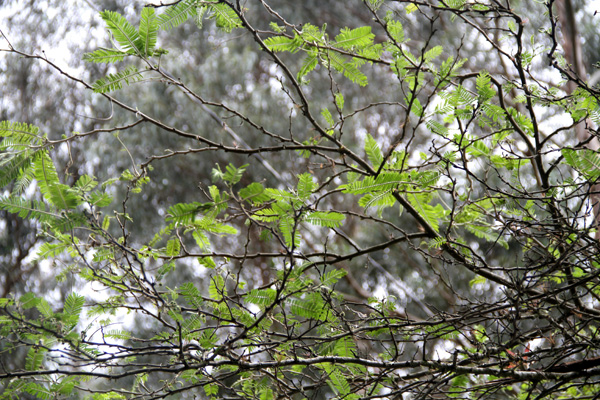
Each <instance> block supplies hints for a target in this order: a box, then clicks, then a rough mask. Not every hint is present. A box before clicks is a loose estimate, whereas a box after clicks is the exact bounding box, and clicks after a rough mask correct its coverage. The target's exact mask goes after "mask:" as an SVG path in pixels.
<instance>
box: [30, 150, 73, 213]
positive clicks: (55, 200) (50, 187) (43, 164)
mask: <svg viewBox="0 0 600 400" xmlns="http://www.w3.org/2000/svg"><path fill="white" fill-rule="evenodd" d="M34 169H35V179H36V180H37V182H38V185H39V186H40V191H41V192H42V194H43V195H44V198H45V199H46V200H47V201H48V202H50V204H52V205H53V206H54V207H56V208H58V209H59V210H68V209H71V208H75V207H77V206H78V205H79V204H80V203H81V199H80V198H79V197H78V196H77V195H76V194H75V193H74V192H73V191H71V190H70V188H69V186H67V185H63V184H62V183H60V181H59V179H58V174H57V173H56V168H55V166H54V163H53V162H52V159H51V158H50V156H49V155H48V154H47V153H42V154H41V156H40V157H39V158H38V159H37V160H36V161H35V163H34Z"/></svg>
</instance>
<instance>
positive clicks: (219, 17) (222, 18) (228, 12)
mask: <svg viewBox="0 0 600 400" xmlns="http://www.w3.org/2000/svg"><path fill="white" fill-rule="evenodd" d="M209 7H210V9H211V10H212V12H213V17H214V18H215V22H216V24H217V27H218V28H221V29H222V30H223V31H225V32H231V31H232V30H233V29H236V28H240V27H241V26H242V21H241V20H240V18H239V17H238V15H237V14H236V12H235V11H234V10H233V9H232V8H231V7H230V6H229V5H227V4H221V3H211V4H209Z"/></svg>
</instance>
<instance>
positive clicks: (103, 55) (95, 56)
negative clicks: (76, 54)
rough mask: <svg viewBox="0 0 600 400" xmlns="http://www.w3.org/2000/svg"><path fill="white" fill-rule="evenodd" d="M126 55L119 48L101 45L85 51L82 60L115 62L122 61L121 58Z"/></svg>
mask: <svg viewBox="0 0 600 400" xmlns="http://www.w3.org/2000/svg"><path fill="white" fill-rule="evenodd" d="M127 55H129V54H128V53H127V52H124V51H121V50H117V49H107V48H104V47H101V48H99V49H98V50H95V51H93V52H91V53H85V54H84V55H83V61H85V62H92V63H116V62H119V61H123V58H125V57H126V56H127Z"/></svg>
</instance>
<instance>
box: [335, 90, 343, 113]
mask: <svg viewBox="0 0 600 400" xmlns="http://www.w3.org/2000/svg"><path fill="white" fill-rule="evenodd" d="M335 104H336V105H337V106H338V108H339V109H340V111H342V110H343V109H344V95H343V94H341V93H340V92H338V93H336V94H335Z"/></svg>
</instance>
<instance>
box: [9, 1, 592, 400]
mask: <svg viewBox="0 0 600 400" xmlns="http://www.w3.org/2000/svg"><path fill="white" fill-rule="evenodd" d="M258 6H261V7H263V8H264V10H266V12H267V13H268V15H269V16H270V19H269V21H267V22H268V24H265V23H264V21H263V23H262V25H257V24H259V22H254V21H255V20H256V18H254V17H253V12H255V10H253V8H252V7H248V8H245V6H243V5H241V4H240V3H233V2H227V1H198V0H183V1H180V2H176V3H174V4H171V5H168V6H160V7H150V6H149V7H146V8H144V9H143V10H142V12H141V15H140V18H139V22H138V23H137V24H133V23H131V22H129V21H128V20H127V19H126V18H124V17H123V16H122V15H120V14H119V13H117V12H113V11H105V12H102V13H101V14H100V18H101V19H102V20H103V21H104V23H105V24H106V27H107V30H108V32H109V34H110V35H111V39H112V44H113V47H110V48H100V49H97V50H95V51H93V52H91V53H88V54H86V55H85V56H84V57H83V59H84V60H85V61H86V62H88V63H101V64H106V63H108V64H114V68H113V69H109V71H110V72H109V73H107V74H106V75H105V76H102V77H99V78H98V79H97V80H96V81H95V82H90V83H88V82H84V81H83V80H80V79H78V78H77V77H76V76H73V75H71V74H69V73H68V72H67V71H64V70H61V69H60V68H59V67H58V66H57V65H56V64H52V63H50V64H49V65H50V67H52V68H55V69H56V71H57V73H62V74H63V75H65V76H66V79H69V80H72V81H73V82H75V83H77V84H79V85H80V86H81V88H82V90H83V89H88V90H91V91H93V92H94V93H96V94H97V96H101V97H102V98H104V99H107V100H108V101H110V102H111V103H112V104H114V106H115V107H118V108H120V109H122V110H123V111H124V112H126V113H127V114H128V115H129V122H128V123H127V124H124V125H119V126H114V125H110V124H108V125H107V127H104V128H102V129H95V130H90V131H86V132H72V133H71V132H69V133H65V135H64V136H63V137H62V138H60V139H50V138H49V137H48V135H47V134H46V133H45V132H44V130H43V129H40V127H36V126H32V125H29V124H27V123H26V122H27V121H21V122H10V121H4V122H2V123H1V124H0V133H1V135H2V137H3V140H2V142H1V143H0V150H1V151H2V162H1V169H0V182H2V185H3V186H4V187H5V193H4V196H3V197H2V198H1V199H0V207H1V208H2V209H4V210H6V211H8V212H11V213H14V214H16V215H18V216H20V217H21V218H24V219H28V220H32V221H34V222H35V223H36V224H37V225H38V226H39V229H40V231H41V232H43V235H44V237H45V238H46V239H47V240H46V242H45V243H44V244H43V245H41V246H40V247H39V249H38V251H37V255H36V258H35V260H32V262H33V261H35V262H37V263H43V262H46V263H49V262H50V261H51V262H53V265H54V268H56V275H57V278H58V279H65V277H67V276H68V277H70V279H75V281H76V282H77V284H76V285H74V290H73V293H71V294H68V295H67V296H65V299H64V301H63V302H62V304H60V305H56V304H54V303H53V302H52V301H51V299H50V296H49V295H48V296H45V295H44V294H39V293H37V294H36V293H27V294H24V295H22V296H18V297H6V298H3V299H1V300H0V306H1V307H2V314H1V317H0V329H1V331H0V332H1V335H2V346H3V347H2V351H5V352H10V351H16V349H17V348H26V349H27V358H26V361H25V366H24V369H7V368H3V369H2V370H1V371H0V378H2V379H3V396H5V397H6V398H10V397H13V398H19V396H21V395H22V394H24V393H28V394H29V395H31V396H34V397H38V398H44V399H46V398H47V399H49V398H69V397H83V398H85V397H89V398H94V399H116V398H149V399H150V398H164V397H167V396H170V395H173V396H181V397H185V396H188V397H193V396H194V395H195V396H199V397H202V398H248V399H253V398H261V399H270V398H292V399H295V398H304V397H308V398H340V399H342V398H343V399H359V398H390V399H391V398H400V397H401V396H405V395H406V396H409V395H410V396H412V397H411V398H435V397H441V396H449V397H458V398H501V397H503V396H504V397H510V398H512V397H515V396H518V397H522V398H564V397H578V398H581V397H585V396H593V395H594V394H595V393H596V392H597V391H598V387H597V382H596V380H597V377H598V372H599V371H600V354H598V338H597V337H596V329H597V325H598V316H599V314H600V311H599V310H598V306H599V304H598V302H599V300H600V298H599V295H600V292H599V289H598V271H599V269H598V267H599V260H598V256H597V254H598V247H599V246H598V242H597V240H596V239H595V238H594V235H595V233H596V230H597V227H596V226H595V224H594V219H595V218H594V217H595V215H594V214H595V211H594V204H593V202H592V201H591V200H592V199H593V195H594V193H592V192H591V191H592V190H594V189H593V188H594V187H596V186H595V183H596V181H597V180H598V178H599V177H600V156H599V155H598V153H597V152H596V151H594V150H593V149H591V148H589V147H591V144H592V143H593V142H594V141H595V140H597V139H596V127H597V124H598V122H599V114H598V104H597V101H598V100H597V99H598V95H599V92H598V90H597V89H595V88H593V87H588V86H587V85H586V83H585V81H584V77H578V76H577V75H575V74H574V73H573V72H572V71H571V70H570V69H569V66H568V65H567V64H566V63H565V61H564V59H563V58H562V57H561V54H560V51H559V46H558V41H557V40H558V39H557V35H558V27H557V25H556V16H555V15H554V9H553V4H552V2H548V3H547V4H545V5H539V10H540V14H542V15H543V18H541V19H539V21H538V20H537V19H536V20H535V21H534V22H535V23H536V24H537V23H539V26H534V27H530V26H528V24H532V23H533V22H531V21H529V20H528V19H527V20H526V16H524V15H521V14H519V13H518V12H517V11H515V9H513V8H512V7H508V6H507V5H505V4H499V3H496V2H489V3H484V2H481V3H467V2H464V1H453V2H440V3H436V2H431V3H425V2H411V1H407V2H402V1H390V2H384V1H367V2H365V3H362V4H359V3H357V4H356V5H354V6H355V7H365V8H366V9H367V10H368V12H370V13H371V15H372V23H371V24H370V25H365V26H358V27H348V28H344V29H342V30H340V31H339V32H331V31H330V30H329V29H328V28H327V26H316V25H314V24H311V22H310V21H304V23H303V24H302V25H301V26H300V25H295V24H293V23H291V22H289V21H287V20H285V19H284V18H283V17H282V16H281V15H280V14H279V13H277V10H276V9H273V8H271V7H270V6H269V5H268V4H267V3H266V2H261V3H260V4H253V7H258ZM407 19H410V20H416V21H421V22H422V23H423V24H429V25H430V27H431V29H430V30H429V36H427V37H420V38H411V37H410V34H409V32H405V29H404V23H403V21H405V20H407ZM448 21H451V22H452V23H453V24H461V25H463V26H464V28H465V31H466V32H468V33H469V40H470V41H472V43H473V44H474V45H477V46H481V48H484V49H487V53H486V54H485V57H483V56H482V59H477V57H475V58H473V59H470V60H467V59H464V58H462V57H461V48H459V47H457V48H444V47H442V46H439V45H437V44H436V40H437V38H436V35H438V34H440V33H439V32H440V31H439V30H438V25H437V24H442V22H445V23H447V22H448ZM185 23H195V24H196V26H197V27H198V29H202V28H203V27H204V25H205V24H207V23H214V24H215V25H216V26H217V27H218V28H219V29H221V31H222V32H223V35H226V34H231V36H227V37H228V38H230V40H235V39H236V38H237V37H239V36H240V35H241V34H242V33H244V34H246V35H250V36H251V37H253V38H254V40H255V43H256V46H257V48H259V49H260V50H261V51H262V52H263V54H264V57H265V59H266V60H268V62H269V63H271V64H272V65H274V66H276V68H277V71H278V72H277V75H276V77H277V79H275V80H274V81H272V82H270V84H271V85H272V92H273V101H274V102H277V103H278V104H280V105H281V104H283V106H282V107H281V109H283V110H284V112H282V114H281V116H280V118H281V119H289V120H290V123H289V131H288V132H280V131H274V130H271V129H270V128H269V126H268V125H267V124H266V123H263V122H262V120H261V118H260V115H252V114H247V113H242V112H240V111H238V110H237V109H236V108H235V106H232V105H230V104H228V103H225V102H221V101H220V100H219V99H218V98H209V97H206V96H205V95H204V94H203V92H202V88H194V87H190V86H188V85H187V84H186V82H185V81H182V80H180V79H178V78H176V77H175V76H173V75H172V74H171V73H169V71H168V70H166V69H165V68H164V67H163V60H164V59H166V58H168V57H177V56H178V55H177V54H169V52H168V50H169V49H163V48H160V47H158V45H159V44H160V38H161V35H171V34H173V32H176V31H175V28H177V27H178V26H180V25H181V24H185ZM263 25H264V26H263ZM7 45H8V48H7V49H6V51H8V52H9V53H12V54H13V55H15V56H21V57H27V58H32V59H36V60H38V61H39V62H41V63H44V62H46V63H49V61H48V60H47V59H46V58H45V57H41V56H36V55H34V54H27V53H24V52H22V51H21V50H19V49H18V48H15V47H13V46H12V45H11V44H10V43H9V42H7ZM482 60H485V62H486V63H487V67H486V68H474V67H473V65H475V66H477V65H478V64H479V63H481V62H482ZM490 60H493V61H494V62H493V63H490V62H489V61H490ZM548 60H550V67H545V66H546V65H548V62H547V61H548ZM374 77H384V78H385V79H387V80H388V81H389V85H393V86H394V87H396V90H395V91H394V92H393V96H392V97H391V98H382V99H381V101H377V102H370V103H368V104H363V103H361V102H360V100H357V99H355V98H347V97H346V96H345V94H344V91H345V90H347V89H346V88H348V87H349V86H351V85H358V86H359V87H362V88H364V89H363V90H365V91H368V90H369V89H370V87H369V80H370V79H372V78H374ZM561 79H562V80H561ZM566 80H569V81H572V82H575V83H576V85H577V90H575V91H574V92H573V93H572V94H569V95H567V94H566V93H565V92H564V91H562V90H561V89H560V87H562V86H563V85H564V81H566ZM323 84H326V85H328V87H329V93H328V98H327V99H313V98H312V96H311V93H312V92H311V87H312V86H311V85H323ZM137 85H168V86H171V87H174V88H176V89H177V90H179V91H181V92H182V93H184V94H185V95H187V96H188V98H189V100H190V101H191V102H193V103H194V104H196V105H197V107H198V112H205V113H209V115H210V116H211V117H212V118H214V119H215V120H217V121H218V122H219V125H218V128H215V129H220V130H221V133H222V135H221V137H220V138H219V139H218V140H215V139H214V136H212V135H208V134H205V131H204V129H202V128H200V127H192V128H190V124H189V121H181V123H167V122H165V121H162V120H161V119H159V118H156V117H155V116H153V115H152V114H151V113H149V112H147V111H146V110H144V109H138V108H137V107H136V105H135V104H133V103H131V104H130V103H127V102H125V101H123V100H121V97H120V96H119V94H120V92H121V91H124V90H128V89H132V90H133V89H135V87H136V86H137ZM386 93H387V92H386ZM157 101H160V99H157ZM322 103H326V106H325V107H323V106H322ZM317 104H318V105H317ZM378 108H386V109H393V110H397V111H398V113H399V114H400V115H402V116H403V118H402V120H403V123H402V124H400V125H399V126H397V127H390V128H389V129H388V131H387V132H385V131H384V134H382V133H381V132H366V133H364V134H360V133H359V132H353V131H352V130H351V128H349V127H352V126H353V124H352V121H353V120H356V119H360V118H363V117H364V118H371V117H373V116H376V115H377V112H373V110H377V109H378ZM548 120H549V121H548ZM298 121H300V122H301V123H298ZM109 122H110V121H109ZM147 124H151V125H154V126H156V127H158V128H159V129H160V130H161V132H162V134H164V135H167V136H178V137H179V138H180V139H181V140H183V141H184V142H185V143H186V145H185V146H182V147H180V148H175V149H164V150H165V151H164V152H163V153H161V154H152V153H148V154H146V156H147V159H146V160H144V161H137V160H134V163H133V165H132V166H131V168H129V169H127V170H124V171H122V172H121V173H120V174H119V175H117V176H111V177H109V178H107V179H104V180H102V181H101V182H100V181H99V179H98V178H96V177H95V176H92V175H91V174H81V175H80V176H79V177H78V178H77V179H76V180H75V182H74V183H73V184H67V182H68V181H69V179H67V178H69V177H70V175H69V167H68V166H67V167H66V169H65V167H64V166H59V165H56V163H55V161H54V160H55V159H56V158H53V154H54V153H55V152H56V151H57V150H56V149H60V148H62V146H63V145H65V144H66V145H69V144H70V143H72V142H75V141H80V142H84V143H85V141H86V140H89V138H90V137H95V136H101V135H103V134H105V133H109V132H116V131H120V132H121V135H124V134H135V133H136V132H138V131H137V130H138V129H139V128H140V127H142V126H144V125H147ZM577 124H581V125H583V127H584V129H586V130H587V132H588V135H589V137H588V139H587V140H585V141H583V142H578V141H577V139H576V138H575V137H574V135H572V134H571V132H572V130H573V128H574V126H575V125H577ZM238 125H243V126H244V131H245V134H246V136H247V137H241V136H240V135H238V134H237V133H236V127H237V126H238ZM299 127H303V129H302V128H299ZM250 135H253V136H250ZM258 137H260V138H261V141H262V140H265V139H266V140H267V142H268V144H267V145H264V144H262V145H260V146H255V145H253V143H256V142H257V141H258V140H257V139H256V138H258ZM424 138H425V139H424ZM67 147H68V146H67ZM209 153H215V154H219V155H221V157H223V156H224V157H231V158H235V159H239V158H240V157H239V156H240V155H242V156H252V157H250V158H249V159H248V162H247V163H233V162H231V163H226V164H222V165H216V166H215V167H214V168H213V169H212V171H206V173H207V174H208V173H210V174H211V176H212V180H213V184H212V185H210V186H209V187H206V188H202V189H205V190H204V193H202V192H201V191H200V190H199V191H198V201H194V202H185V203H182V202H179V203H177V202H176V203H173V204H168V205H166V207H165V209H164V215H163V217H164V223H163V224H162V226H160V227H158V228H157V229H156V231H155V232H152V235H150V236H151V239H150V240H144V239H143V238H142V237H140V238H138V237H134V236H132V235H131V232H130V227H132V226H134V225H135V224H136V223H137V221H135V220H133V219H132V218H131V217H130V212H129V209H128V207H130V204H136V205H137V206H139V204H141V203H140V202H137V203H135V202H134V201H133V200H132V199H134V198H136V197H139V198H143V197H141V196H151V195H152V192H151V191H150V190H148V189H147V188H148V186H149V183H150V182H151V180H152V173H153V170H155V169H160V168H161V167H163V165H164V164H162V163H163V162H164V161H165V160H166V159H172V158H178V157H188V158H189V159H190V160H193V159H194V158H199V157H205V155H206V154H209ZM271 154H283V157H286V158H288V159H291V160H292V161H293V163H294V165H293V166H292V167H289V168H290V170H289V171H286V170H281V169H280V168H276V167H275V166H274V165H273V163H271V162H270V155H271ZM123 156H124V157H128V156H130V154H128V153H127V152H124V153H123ZM250 169H252V171H251V172H252V173H250ZM65 170H66V173H63V172H62V171H65ZM98 175H100V174H98ZM248 176H250V177H251V178H250V179H248ZM267 177H268V178H269V179H268V180H265V178H267ZM177 184H178V185H182V186H188V187H190V188H192V187H194V186H195V185H196V182H195V181H194V177H188V176H182V177H181V181H180V182H177ZM123 189H124V190H123ZM158 211H159V210H157V212H158ZM349 226H354V228H353V230H352V231H349V229H348V227H349ZM382 232H383V233H382ZM400 246H404V247H403V248H405V249H406V251H407V252H409V257H408V259H410V260H413V262H414V260H419V261H420V264H419V265H420V266H421V267H422V268H423V269H424V270H425V271H427V272H428V274H429V276H434V277H436V279H437V280H438V281H439V286H440V287H441V288H443V289H444V290H445V291H446V293H451V294H452V301H449V302H448V304H446V305H445V307H444V308H435V307H433V306H431V305H427V304H424V303H423V302H422V301H421V300H420V299H419V296H418V294H413V293H412V292H411V291H410V290H406V296H407V297H409V298H410V301H408V302H407V301H406V300H405V301H402V300H401V299H398V298H395V297H393V296H391V295H389V288H388V287H386V286H383V287H382V288H381V289H382V290H380V292H383V293H384V294H383V295H379V296H369V295H367V296H364V297H365V298H361V296H363V295H364V292H365V287H364V285H361V284H360V283H359V282H356V281H355V280H354V279H353V278H352V277H351V275H352V274H353V273H354V271H353V270H352V269H351V268H349V267H348V265H349V264H350V263H352V262H353V260H359V261H358V262H359V263H362V264H367V265H374V266H377V265H379V266H380V267H381V269H382V270H383V271H384V272H382V274H384V273H385V267H386V265H383V266H382V265H381V263H382V262H385V263H386V264H388V265H397V264H401V263H408V259H407V260H401V259H394V260H389V259H387V260H386V259H385V258H382V257H380V256H379V255H380V254H381V253H385V252H386V251H389V250H390V249H394V248H398V247H400ZM498 253H507V254H510V257H505V258H502V257H498V256H496V255H495V254H498ZM46 260H47V261H46ZM377 260H380V261H377ZM381 260H383V261H381ZM408 264H409V265H411V264H410V263H408ZM265 265H266V269H267V273H265V272H264V269H265ZM413 265H414V264H413ZM259 270H260V271H261V273H262V274H263V279H262V280H260V279H256V277H255V276H253V275H255V274H256V273H257V271H259ZM183 271H186V272H185V273H184V272H183ZM465 271H467V272H468V276H469V277H470V279H471V280H470V282H469V285H462V286H461V285H460V283H459V282H456V279H454V278H455V277H456V276H460V277H464V276H465V274H464V272H465ZM384 276H385V279H392V280H393V279H395V277H394V276H390V275H384ZM346 282H347V284H346ZM402 282H403V281H402V280H399V283H398V284H401V283H402ZM342 289H343V290H342ZM346 289H348V290H350V289H351V290H353V291H354V292H355V294H354V293H346V292H345V290H346ZM408 303H410V304H412V306H413V307H414V305H416V306H417V308H420V311H421V314H419V315H415V313H414V312H410V311H411V310H410V307H409V304H408ZM131 321H135V324H136V325H137V326H134V325H133V324H132V323H131ZM140 326H141V327H143V328H144V329H139V327H140ZM92 378H95V379H92Z"/></svg>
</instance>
